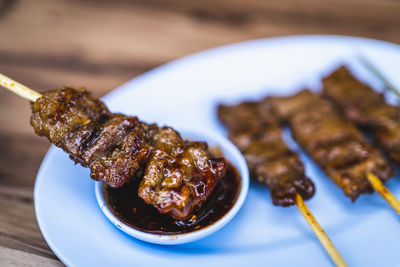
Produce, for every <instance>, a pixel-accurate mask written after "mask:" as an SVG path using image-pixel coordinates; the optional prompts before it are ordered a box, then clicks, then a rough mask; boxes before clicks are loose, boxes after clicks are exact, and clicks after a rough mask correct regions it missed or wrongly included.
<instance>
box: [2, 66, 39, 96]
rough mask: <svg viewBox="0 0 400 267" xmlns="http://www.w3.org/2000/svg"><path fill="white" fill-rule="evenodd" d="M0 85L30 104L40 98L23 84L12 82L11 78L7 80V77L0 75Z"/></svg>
mask: <svg viewBox="0 0 400 267" xmlns="http://www.w3.org/2000/svg"><path fill="white" fill-rule="evenodd" d="M0 85H1V86H3V87H4V88H6V89H8V90H10V91H12V92H14V93H16V94H17V95H19V96H22V97H23V98H25V99H28V100H30V101H32V102H35V101H36V99H38V98H39V97H41V96H42V95H41V94H40V93H38V92H36V91H34V90H32V89H30V88H28V87H26V86H25V85H23V84H20V83H19V82H16V81H14V80H13V79H11V78H8V77H7V76H4V75H3V74H1V73H0Z"/></svg>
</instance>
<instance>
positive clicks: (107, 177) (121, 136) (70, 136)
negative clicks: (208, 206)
mask: <svg viewBox="0 0 400 267" xmlns="http://www.w3.org/2000/svg"><path fill="white" fill-rule="evenodd" d="M31 107H32V117H31V125H32V126H33V128H34V129H35V132H36V133H37V134H38V135H40V136H46V137H47V138H48V139H49V140H50V142H52V143H53V144H55V145H56V146H58V147H61V148H62V149H63V150H64V151H65V152H67V153H68V154H69V155H70V157H71V159H73V160H74V161H75V162H76V163H79V164H81V165H82V166H84V167H89V168H90V176H91V177H92V178H93V179H94V180H99V181H103V182H105V183H106V184H108V185H109V186H110V187H114V188H117V187H121V186H123V185H124V184H125V183H127V182H128V181H129V180H138V181H142V183H141V185H140V190H139V194H140V197H142V198H143V199H144V200H145V201H146V202H147V203H149V204H152V205H154V206H155V207H156V208H157V209H158V211H159V212H161V213H168V214H170V215H171V216H174V217H175V218H177V219H180V220H187V219H189V218H190V217H191V216H192V214H193V213H194V212H196V211H197V210H198V209H199V208H200V207H201V206H202V205H203V203H204V202H205V201H206V200H207V198H208V196H210V194H211V193H212V192H213V190H214V187H215V185H216V184H217V183H218V182H219V180H220V179H221V178H222V177H223V176H224V174H225V171H226V169H227V166H228V163H227V162H226V160H225V159H224V158H222V157H215V156H213V155H212V154H211V153H210V152H209V151H208V147H207V144H206V143H203V142H189V141H186V140H183V139H182V138H181V136H180V135H179V133H178V132H176V131H175V130H174V129H172V128H170V127H162V128H160V127H158V126H157V125H155V124H147V123H144V122H142V121H140V120H139V119H138V118H137V117H134V116H126V115H123V114H118V113H111V112H110V111H109V110H108V109H107V107H106V106H105V105H104V103H103V102H101V101H100V100H98V99H95V98H93V97H92V96H91V95H90V93H89V92H87V91H86V90H85V89H74V88H70V87H63V88H59V89H55V90H51V91H48V92H46V93H44V94H43V96H42V97H40V98H39V99H38V100H37V101H36V102H34V103H31ZM135 193H136V192H135Z"/></svg>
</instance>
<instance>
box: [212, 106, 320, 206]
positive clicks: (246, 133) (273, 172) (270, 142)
mask: <svg viewBox="0 0 400 267" xmlns="http://www.w3.org/2000/svg"><path fill="white" fill-rule="evenodd" d="M218 117H219V119H220V121H221V122H222V123H223V124H224V125H225V126H226V128H227V129H228V132H229V138H230V139H231V140H232V141H233V142H234V143H235V144H236V145H237V146H238V147H239V149H240V150H241V152H242V153H243V155H244V156H245V158H246V161H247V163H248V165H249V168H250V172H251V176H252V178H254V179H255V180H257V181H258V182H260V183H261V184H264V185H266V186H267V187H268V188H269V189H270V192H271V196H272V201H273V203H274V204H275V205H279V206H290V205H294V204H295V203H296V194H297V193H299V194H300V195H301V196H302V197H303V198H304V199H309V198H311V197H312V196H313V195H314V192H315V188H314V184H313V183H312V182H311V180H310V179H308V178H307V177H306V176H305V174H304V167H303V164H302V162H301V161H300V159H299V157H298V155H297V154H296V153H295V152H294V151H292V150H290V149H289V148H288V146H287V145H286V144H285V142H284V141H283V139H282V129H281V127H280V125H279V123H278V121H277V119H276V118H275V116H274V115H273V114H272V112H271V108H270V107H269V105H268V104H266V103H265V102H263V101H261V102H243V103H240V104H238V105H234V106H226V105H220V106H219V107H218Z"/></svg>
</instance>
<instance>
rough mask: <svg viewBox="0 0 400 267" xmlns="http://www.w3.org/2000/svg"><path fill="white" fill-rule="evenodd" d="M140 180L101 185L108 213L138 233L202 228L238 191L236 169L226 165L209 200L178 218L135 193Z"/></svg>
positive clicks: (229, 204) (224, 210)
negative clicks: (185, 217)
mask: <svg viewBox="0 0 400 267" xmlns="http://www.w3.org/2000/svg"><path fill="white" fill-rule="evenodd" d="M139 184H140V181H131V182H129V183H127V184H125V185H124V186H122V187H120V188H117V189H115V188H111V187H108V186H107V185H103V195H104V199H105V201H106V203H107V206H108V207H109V209H110V210H111V212H112V213H113V214H114V215H115V216H116V217H117V218H118V219H119V220H121V221H122V222H124V223H125V224H127V225H129V226H131V227H132V228H135V229H137V230H140V231H142V232H147V233H152V234H162V235H174V234H182V233H187V232H192V231H196V230H199V229H202V228H205V227H207V226H209V225H211V224H213V223H214V222H216V221H218V220H219V219H220V218H222V217H223V216H224V215H225V214H226V213H227V212H228V211H229V210H230V209H231V208H232V207H233V205H234V204H235V202H236V199H237V197H238V195H239V192H240V187H241V180H240V175H239V173H238V171H237V170H236V169H235V167H233V166H232V165H231V164H229V167H228V170H227V172H226V174H225V176H224V177H223V178H222V179H221V181H220V182H219V183H218V184H217V185H216V187H215V189H214V191H213V192H212V194H211V196H210V197H209V199H208V200H207V201H206V202H205V203H204V205H203V206H202V207H201V208H200V210H198V211H197V212H196V213H195V215H196V217H195V219H193V220H192V219H190V220H188V221H180V220H177V219H175V218H173V217H171V216H170V215H168V214H161V213H159V212H158V211H157V209H156V208H154V207H153V206H152V205H149V204H146V203H145V202H144V200H143V199H142V198H140V197H139V196H138V193H137V192H138V188H139Z"/></svg>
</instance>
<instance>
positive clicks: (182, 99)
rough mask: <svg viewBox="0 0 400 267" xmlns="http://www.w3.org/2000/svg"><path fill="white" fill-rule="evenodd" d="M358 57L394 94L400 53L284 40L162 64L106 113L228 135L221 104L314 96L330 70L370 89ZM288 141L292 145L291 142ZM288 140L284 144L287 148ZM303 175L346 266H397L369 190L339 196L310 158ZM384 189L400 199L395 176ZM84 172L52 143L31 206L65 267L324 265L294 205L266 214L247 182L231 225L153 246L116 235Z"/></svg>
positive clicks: (391, 235) (384, 214)
mask: <svg viewBox="0 0 400 267" xmlns="http://www.w3.org/2000/svg"><path fill="white" fill-rule="evenodd" d="M359 51H362V52H363V53H364V54H365V55H367V56H368V57H369V59H370V60H371V61H373V62H375V63H376V64H377V65H378V67H379V68H380V69H381V70H382V71H383V72H384V73H385V74H386V75H387V76H388V78H389V79H391V80H392V82H393V83H394V84H395V85H397V87H398V88H400V76H399V73H400V47H399V46H397V45H393V44H389V43H386V42H381V41H375V40H369V39H362V38H353V37H338V36H293V37H281V38H272V39H264V40H255V41H250V42H244V43H238V44H234V45H228V46H224V47H220V48H216V49H211V50H208V51H205V52H201V53H198V54H195V55H192V56H188V57H185V58H183V59H180V60H177V61H174V62H171V63H169V64H166V65H164V66H161V67H159V68H156V69H155V70H153V71H150V72H148V73H146V74H144V75H142V76H140V77H138V78H136V79H134V80H132V81H130V82H128V83H126V84H124V85H123V86H121V87H120V88H118V89H117V90H115V91H113V92H112V93H110V94H108V95H107V96H106V97H105V98H104V100H105V102H106V103H107V105H108V106H109V107H110V108H111V110H112V111H119V112H124V113H127V114H135V115H137V116H139V117H140V118H141V119H142V120H145V121H148V122H157V123H159V124H168V125H172V126H174V127H191V128H193V127H199V128H206V129H208V130H214V131H218V132H220V133H223V134H225V131H224V130H223V128H222V126H221V125H220V124H219V123H218V120H217V117H216V113H215V108H216V105H217V104H218V103H220V102H225V103H235V102H237V101H241V100H244V99H258V98H259V97H261V96H264V95H266V94H268V93H274V94H289V93H293V92H295V91H296V90H298V89H300V88H303V87H311V88H313V89H318V88H319V86H320V78H321V76H322V75H324V74H327V73H328V72H329V71H331V70H333V68H335V67H336V66H337V65H338V64H339V63H342V62H346V63H349V64H351V66H352V68H353V69H354V70H355V71H356V73H357V74H358V75H360V76H362V77H363V78H364V79H365V80H366V81H368V82H370V83H372V84H373V85H376V86H378V85H379V83H377V81H376V79H374V78H372V77H371V76H369V75H368V73H367V72H366V71H364V70H363V69H362V68H361V67H360V66H359V65H358V64H357V62H356V59H355V54H356V53H358V52H359ZM288 140H289V141H291V140H290V138H288ZM291 143H292V142H291ZM302 158H303V159H304V162H305V164H306V172H307V174H308V175H309V176H310V177H311V178H312V180H313V181H314V182H315V184H316V187H317V192H316V194H315V196H314V197H313V198H312V199H311V200H310V201H308V202H307V203H308V205H309V208H310V209H311V211H312V212H313V213H314V214H315V216H316V217H317V219H318V220H319V222H320V223H321V225H322V226H323V227H324V229H325V230H326V232H327V233H328V235H329V236H330V238H331V239H332V241H333V243H334V244H335V245H336V247H337V248H338V250H339V251H340V252H341V254H342V255H343V257H344V259H345V260H346V261H347V262H348V264H349V265H350V266H396V265H397V266H399V265H400V257H399V248H400V238H399V237H400V224H399V223H400V218H399V216H398V215H397V214H396V213H395V212H394V211H393V210H391V208H390V207H389V206H388V205H387V204H386V203H385V202H384V201H383V200H382V199H381V198H380V197H379V196H378V195H377V194H376V193H375V194H372V195H364V196H361V197H360V199H359V200H357V202H356V203H354V204H352V203H351V201H350V200H349V199H348V198H346V197H345V196H344V194H343V193H342V190H341V189H339V188H338V187H337V186H335V185H334V184H333V182H332V181H331V180H330V179H328V178H327V177H326V176H325V175H324V174H323V172H322V171H321V170H320V169H318V168H317V167H316V166H315V165H314V164H313V163H312V162H311V161H310V159H309V158H308V157H306V156H305V155H304V154H302ZM387 186H388V187H389V188H390V190H391V191H392V192H393V193H394V194H395V195H396V196H397V197H399V198H400V182H399V179H396V178H394V179H392V180H391V181H390V182H389V183H388V184H387ZM93 187H94V182H93V181H92V180H90V179H89V174H88V170H87V169H84V168H82V167H80V166H74V165H73V163H72V161H71V160H69V159H68V156H67V155H66V154H65V153H63V152H62V151H61V150H59V149H57V148H54V147H52V148H51V149H50V150H49V152H48V153H47V155H46V157H45V158H44V160H43V163H42V166H41V168H40V171H39V173H38V176H37V180H36V185H35V192H34V193H35V209H36V215H37V218H38V222H39V226H40V229H41V231H42V233H43V235H44V237H45V239H46V240H47V242H48V244H49V246H50V247H51V248H52V249H53V251H54V252H55V253H56V255H57V256H58V257H59V258H60V259H61V260H62V261H63V262H64V263H66V264H67V265H71V266H112V265H113V266H127V265H130V266H145V265H146V266H147V265H153V266H191V267H193V266H205V265H207V266H267V265H269V266H330V265H331V264H332V263H331V261H330V259H329V257H328V256H327V254H326V253H325V251H324V249H323V248H322V246H321V245H320V244H319V242H318V241H317V239H316V238H315V236H314V235H313V233H312V231H311V229H310V228H309V227H308V225H307V223H306V222H305V221H304V219H303V217H302V216H301V214H300V213H299V211H298V210H297V209H296V207H291V208H281V207H275V206H273V205H272V203H271V198H270V196H269V191H268V189H266V188H262V187H260V186H257V185H255V184H252V186H251V188H250V191H249V194H248V197H247V199H246V201H245V203H244V205H243V207H242V209H241V210H240V211H239V213H238V214H237V215H236V216H235V218H234V219H233V220H232V221H231V222H230V223H229V224H228V225H226V226H225V227H224V228H223V229H221V230H220V231H218V232H216V233H215V234H213V235H211V236H209V237H207V238H205V239H202V240H200V241H197V242H193V243H189V244H185V245H176V246H168V247H166V246H162V245H153V244H148V243H145V242H142V241H138V240H136V239H134V238H132V237H130V236H128V235H126V234H124V233H123V232H122V231H120V230H118V229H117V228H116V227H115V226H114V225H113V224H112V223H111V222H109V221H108V220H107V218H106V217H105V216H104V215H103V213H102V212H101V210H100V208H99V206H98V205H97V202H96V199H95V194H94V188H93Z"/></svg>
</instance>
